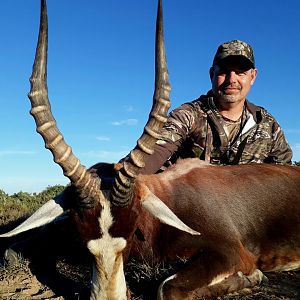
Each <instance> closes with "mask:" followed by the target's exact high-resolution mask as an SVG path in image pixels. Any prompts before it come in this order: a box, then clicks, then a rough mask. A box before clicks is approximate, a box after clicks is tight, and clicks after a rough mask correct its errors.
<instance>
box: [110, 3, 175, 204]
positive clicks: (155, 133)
mask: <svg viewBox="0 0 300 300" xmlns="http://www.w3.org/2000/svg"><path fill="white" fill-rule="evenodd" d="M170 91H171V86H170V83H169V74H168V69H167V62H166V51H165V45H164V32H163V15H162V1H161V0H159V2H158V9H157V19H156V46H155V91H154V96H153V105H152V108H151V112H150V114H149V119H148V121H147V123H146V126H145V127H144V131H143V134H142V136H141V137H140V138H139V139H138V141H137V145H136V147H135V148H134V149H133V150H132V151H131V152H130V154H129V157H128V159H126V160H125V161H124V163H123V167H122V168H121V169H120V171H119V172H118V174H117V176H116V179H115V182H114V185H113V187H112V190H111V193H110V200H111V202H112V203H113V204H114V205H116V206H126V205H128V204H129V203H130V201H131V198H132V188H133V184H134V180H135V178H136V177H137V176H138V174H139V173H140V170H141V168H143V167H144V166H145V160H146V158H147V157H148V156H149V155H151V154H152V153H153V150H154V146H155V143H156V141H157V140H158V139H159V137H160V131H161V129H162V126H163V125H164V123H165V122H166V121H167V114H168V109H169V107H170V105H171V104H170V100H169V95H170Z"/></svg>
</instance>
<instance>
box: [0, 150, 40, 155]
mask: <svg viewBox="0 0 300 300" xmlns="http://www.w3.org/2000/svg"><path fill="white" fill-rule="evenodd" d="M35 153H36V152H34V151H27V150H0V156H8V155H33V154H35Z"/></svg>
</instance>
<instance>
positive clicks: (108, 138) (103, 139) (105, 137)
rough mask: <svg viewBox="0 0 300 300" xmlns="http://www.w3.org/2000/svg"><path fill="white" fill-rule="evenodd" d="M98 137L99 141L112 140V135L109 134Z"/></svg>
mask: <svg viewBox="0 0 300 300" xmlns="http://www.w3.org/2000/svg"><path fill="white" fill-rule="evenodd" d="M96 139H97V140H98V141H101V142H102V141H103V142H108V141H110V140H111V139H110V137H108V136H97V137H96Z"/></svg>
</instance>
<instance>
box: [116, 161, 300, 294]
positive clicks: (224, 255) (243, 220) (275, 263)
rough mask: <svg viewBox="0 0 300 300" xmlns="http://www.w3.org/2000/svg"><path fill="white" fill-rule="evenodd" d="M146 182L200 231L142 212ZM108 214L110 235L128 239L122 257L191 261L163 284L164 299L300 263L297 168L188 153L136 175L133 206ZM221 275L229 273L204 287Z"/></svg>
mask: <svg viewBox="0 0 300 300" xmlns="http://www.w3.org/2000/svg"><path fill="white" fill-rule="evenodd" d="M144 184H145V185H146V186H147V187H148V188H149V189H150V190H151V191H152V192H153V193H154V194H155V195H156V196H158V197H159V198H160V199H161V200H162V201H163V202H164V203H165V204H167V206H169V207H170V208H171V210H172V211H173V212H174V213H175V214H176V215H177V216H178V217H179V218H180V219H181V220H182V221H183V222H185V223H186V224H187V225H188V226H190V227H191V228H193V229H195V230H197V231H199V232H201V235H200V236H192V235H189V234H187V233H185V232H181V231H179V230H177V229H174V228H172V227H170V226H167V225H164V224H160V223H159V222H158V221H157V220H156V219H155V218H154V217H153V216H151V215H149V214H148V213H147V212H146V211H144V210H143V209H142V208H141V205H140V201H139V200H140V199H141V198H142V195H143V185H144ZM112 214H113V216H114V220H115V223H114V224H113V226H112V228H111V234H112V236H122V237H125V238H126V240H127V243H128V244H127V248H126V250H125V253H124V258H125V261H126V259H127V258H128V257H135V258H137V259H142V260H145V259H146V260H147V259H148V260H149V261H150V262H154V258H155V259H156V260H157V261H174V260H176V259H177V258H178V257H181V258H186V259H188V260H189V261H190V263H188V264H187V266H186V267H184V268H183V269H182V270H181V271H180V272H179V273H178V274H177V277H176V278H175V279H172V280H170V281H168V282H167V283H166V284H165V285H164V286H163V288H162V292H163V295H164V297H165V298H164V299H175V298H176V297H177V296H178V295H180V297H181V299H184V298H186V299H197V297H206V298H208V299H209V298H211V297H215V296H218V295H222V294H224V293H227V292H228V291H235V290H238V289H241V288H244V287H246V286H253V285H255V284H257V283H259V281H260V280H258V279H257V278H258V277H257V276H256V275H257V273H256V272H257V271H255V270H256V269H261V270H263V271H270V270H273V269H284V266H285V265H288V264H290V265H291V264H292V267H293V266H296V265H297V263H299V265H300V235H299V233H300V218H299V215H300V168H299V167H292V166H282V165H268V164H260V165H243V166H220V167H216V166H210V165H203V164H202V163H201V162H200V161H199V160H198V159H187V160H184V161H181V162H179V163H178V164H176V165H175V166H173V167H171V168H170V169H168V170H166V171H165V172H163V173H160V174H157V175H141V176H139V177H138V178H137V181H136V187H135V198H134V200H133V202H132V203H131V205H130V207H128V208H113V209H112ZM137 230H138V231H139V235H136V234H135V232H136V231H137ZM295 263H296V264H295ZM238 272H242V274H243V276H244V277H243V276H238V275H237V273H238ZM222 274H232V275H227V276H228V278H227V279H223V280H222V281H221V282H219V283H217V284H214V285H209V284H210V283H211V282H212V281H213V280H214V279H215V278H218V276H220V275H222ZM246 276H248V277H246ZM249 276H250V277H251V276H252V277H253V278H255V279H253V280H252V281H251V280H249ZM252 277H251V278H252ZM174 295H177V296H174ZM182 297H183V298H182ZM177 299H178V298H177Z"/></svg>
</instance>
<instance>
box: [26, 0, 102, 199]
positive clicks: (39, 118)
mask: <svg viewBox="0 0 300 300" xmlns="http://www.w3.org/2000/svg"><path fill="white" fill-rule="evenodd" d="M47 52H48V17H47V7H46V0H41V16H40V30H39V38H38V45H37V48H36V53H35V60H34V65H33V71H32V75H31V77H30V83H31V90H30V93H29V94H28V97H29V99H30V101H31V110H30V113H31V115H32V116H33V117H34V119H35V122H36V126H37V128H36V131H37V132H38V133H39V134H40V135H41V136H42V137H43V139H44V142H45V147H46V148H47V149H49V150H50V151H51V153H52V155H53V159H54V161H55V162H56V163H58V164H59V165H60V167H61V168H62V169H63V173H64V175H65V176H67V177H68V178H69V179H70V181H71V183H72V184H73V185H74V186H75V187H76V188H77V191H78V193H79V197H81V198H82V199H84V198H87V197H89V198H91V199H96V197H97V194H98V193H99V190H100V189H99V181H98V180H97V179H96V178H95V177H92V175H91V174H90V173H89V172H88V171H87V169H86V168H85V166H83V165H82V164H81V163H80V161H79V159H78V158H77V157H76V156H74V154H73V153H72V149H71V147H70V146H69V145H68V144H67V143H66V142H65V140H64V138H63V136H62V134H61V133H60V131H59V130H58V128H57V125H56V121H55V119H54V117H53V115H52V112H51V107H50V103H49V99H48V88H47V83H46V81H47Z"/></svg>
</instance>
